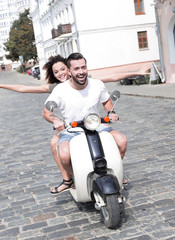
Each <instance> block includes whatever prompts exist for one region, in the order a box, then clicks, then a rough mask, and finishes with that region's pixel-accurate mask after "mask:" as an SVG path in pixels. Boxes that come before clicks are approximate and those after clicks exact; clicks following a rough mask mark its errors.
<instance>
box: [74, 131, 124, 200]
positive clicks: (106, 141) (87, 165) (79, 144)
mask: <svg viewBox="0 0 175 240" xmlns="http://www.w3.org/2000/svg"><path fill="white" fill-rule="evenodd" d="M99 135H100V139H101V142H102V146H103V151H104V154H105V158H106V160H107V168H108V171H109V173H110V174H114V176H115V177H116V178H117V179H118V182H119V185H120V188H121V186H122V182H123V165H122V160H121V157H120V153H119V150H118V147H117V145H116V143H115V140H114V139H113V137H112V135H111V134H110V133H108V132H101V133H100V134H99ZM70 153H71V162H72V167H73V172H74V182H75V189H71V190H70V192H71V194H72V196H73V198H74V199H75V201H77V202H88V201H91V200H92V199H91V192H92V186H93V181H94V180H95V178H97V177H98V176H95V174H93V172H94V168H93V162H92V159H91V154H90V151H89V147H88V143H87V139H86V136H85V134H84V133H82V134H80V135H78V136H76V137H74V138H73V139H72V140H71V141H70ZM111 188H113V185H111ZM105 191H106V190H105ZM109 194H110V193H109Z"/></svg>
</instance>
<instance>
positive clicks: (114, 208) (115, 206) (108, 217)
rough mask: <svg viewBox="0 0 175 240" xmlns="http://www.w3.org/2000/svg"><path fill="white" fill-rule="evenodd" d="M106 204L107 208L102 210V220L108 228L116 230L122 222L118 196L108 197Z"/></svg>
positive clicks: (105, 200) (106, 197)
mask: <svg viewBox="0 0 175 240" xmlns="http://www.w3.org/2000/svg"><path fill="white" fill-rule="evenodd" d="M104 202H105V203H106V206H103V207H101V209H100V211H101V216H102V220H103V221H104V224H105V225H106V227H107V228H110V229H116V228H117V227H118V226H119V224H120V221H121V218H120V205H119V202H118V198H117V194H111V195H106V196H105V199H104Z"/></svg>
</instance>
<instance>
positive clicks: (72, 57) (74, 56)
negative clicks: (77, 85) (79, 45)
mask: <svg viewBox="0 0 175 240" xmlns="http://www.w3.org/2000/svg"><path fill="white" fill-rule="evenodd" d="M80 59H84V60H85V62H86V59H85V57H84V56H83V55H82V54H81V53H78V52H77V53H71V54H70V55H69V57H68V58H67V67H68V68H69V69H70V65H71V64H70V62H71V61H72V60H80Z"/></svg>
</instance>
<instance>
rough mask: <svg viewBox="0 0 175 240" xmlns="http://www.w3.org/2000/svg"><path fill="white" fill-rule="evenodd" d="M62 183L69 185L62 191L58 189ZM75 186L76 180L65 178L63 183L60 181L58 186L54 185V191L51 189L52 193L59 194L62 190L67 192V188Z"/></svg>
mask: <svg viewBox="0 0 175 240" xmlns="http://www.w3.org/2000/svg"><path fill="white" fill-rule="evenodd" d="M61 185H65V186H67V187H66V188H64V189H63V190H61V191H58V188H59V187H60V186H61ZM73 186H74V181H73V179H72V178H70V179H69V180H65V179H63V181H62V183H60V185H59V186H58V187H54V188H53V189H54V191H52V190H51V191H50V193H51V194H53V195H54V194H59V193H62V192H65V191H67V190H69V189H70V188H72V187H73Z"/></svg>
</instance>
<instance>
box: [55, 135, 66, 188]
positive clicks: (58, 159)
mask: <svg viewBox="0 0 175 240" xmlns="http://www.w3.org/2000/svg"><path fill="white" fill-rule="evenodd" d="M58 141H59V137H58V136H56V135H54V136H53V137H52V139H51V150H52V154H53V157H54V159H55V161H56V163H57V165H58V167H59V169H60V172H61V175H62V178H63V179H64V180H66V181H68V180H70V179H71V176H70V174H69V173H68V172H67V171H66V170H65V169H64V168H63V166H62V163H61V161H60V157H59V155H58V153H57V144H58ZM69 182H70V183H71V181H68V182H66V183H67V184H69ZM66 188H67V185H64V184H61V185H60V186H59V187H58V188H57V191H58V192H61V191H63V190H64V189H66ZM51 191H52V192H54V191H55V188H52V189H51Z"/></svg>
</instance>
